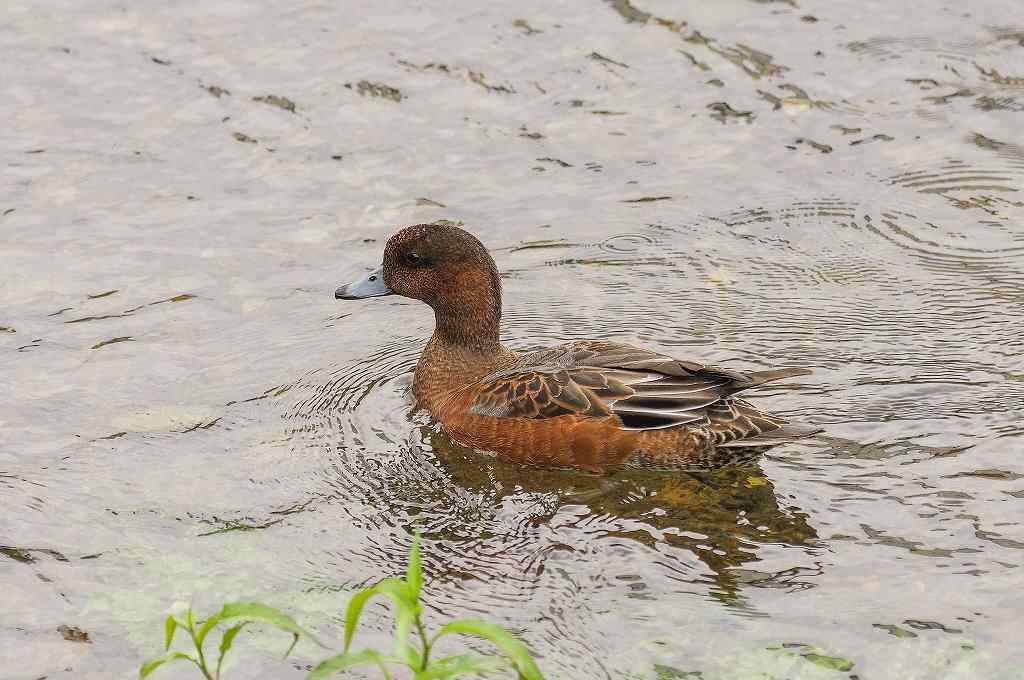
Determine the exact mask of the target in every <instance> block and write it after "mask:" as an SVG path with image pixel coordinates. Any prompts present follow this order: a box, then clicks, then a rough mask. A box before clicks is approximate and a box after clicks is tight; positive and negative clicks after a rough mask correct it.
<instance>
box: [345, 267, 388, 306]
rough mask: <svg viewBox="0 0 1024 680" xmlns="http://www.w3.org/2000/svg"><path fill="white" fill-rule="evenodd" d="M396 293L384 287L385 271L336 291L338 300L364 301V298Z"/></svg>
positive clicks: (380, 270)
mask: <svg viewBox="0 0 1024 680" xmlns="http://www.w3.org/2000/svg"><path fill="white" fill-rule="evenodd" d="M394 294H395V292H394V291H393V290H391V289H390V288H388V287H387V286H385V285H384V270H383V268H381V269H378V270H377V271H375V272H373V273H372V274H370V275H369V276H367V277H366V278H364V279H360V280H358V281H355V282H353V283H350V284H348V285H347V286H342V287H341V288H339V289H338V290H336V291H334V297H335V298H336V299H338V300H362V299H363V298H371V297H380V296H381V295H394Z"/></svg>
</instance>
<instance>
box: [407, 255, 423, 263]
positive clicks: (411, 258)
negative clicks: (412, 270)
mask: <svg viewBox="0 0 1024 680" xmlns="http://www.w3.org/2000/svg"><path fill="white" fill-rule="evenodd" d="M405 260H406V262H408V263H409V264H414V265H415V264H422V262H423V258H422V257H421V256H420V254H419V253H417V252H409V253H406V255H405Z"/></svg>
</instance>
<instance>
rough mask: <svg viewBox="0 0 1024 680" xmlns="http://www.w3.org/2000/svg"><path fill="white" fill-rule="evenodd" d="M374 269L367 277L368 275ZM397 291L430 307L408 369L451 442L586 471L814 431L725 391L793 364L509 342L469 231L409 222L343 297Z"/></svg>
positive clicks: (496, 286) (485, 264)
mask: <svg viewBox="0 0 1024 680" xmlns="http://www.w3.org/2000/svg"><path fill="white" fill-rule="evenodd" d="M375 277H376V278H375ZM392 293H395V294H399V295H404V296H406V297H411V298H415V299H419V300H423V301H424V302H426V303H427V304H429V305H430V306H431V307H432V308H433V309H434V313H435V318H436V326H435V330H434V335H433V337H432V338H431V339H430V342H428V343H427V346H426V348H425V349H424V350H423V354H422V355H421V357H420V360H419V363H418V364H417V366H416V374H415V379H414V382H413V393H414V395H415V397H416V400H417V402H418V404H419V405H420V406H421V407H423V408H425V409H426V410H427V411H428V412H429V413H430V414H431V416H432V417H434V418H435V419H436V420H437V421H439V422H440V423H441V426H442V427H443V428H444V430H445V431H446V432H447V433H448V434H449V435H450V436H451V437H452V438H453V439H455V440H456V441H458V442H459V443H461V444H463V445H466V446H470V447H472V448H475V449H480V450H486V451H492V452H495V453H497V454H499V455H502V456H505V457H509V458H512V459H515V460H519V461H522V462H524V463H531V464H544V465H562V466H572V467H581V468H586V469H592V470H607V469H609V468H615V467H619V466H624V465H625V466H632V465H657V466H665V467H685V466H691V465H700V466H706V465H708V464H715V463H716V462H717V463H721V462H725V461H728V460H731V459H732V458H733V456H732V455H731V454H728V453H723V449H726V448H727V447H734V446H767V445H772V444H777V443H779V442H781V441H785V440H787V439H792V438H795V437H799V436H804V435H807V434H810V433H812V432H814V431H816V430H815V429H814V428H810V427H806V426H795V425H790V424H787V423H786V421H785V420H783V419H781V418H779V417H777V416H774V415H770V414H767V413H764V412H762V411H759V410H757V409H756V408H754V407H753V406H752V405H750V404H749V403H747V402H746V401H743V400H742V399H739V398H737V397H736V396H734V395H735V394H736V393H738V392H740V391H742V390H745V389H748V388H751V387H756V386H758V385H761V384H763V383H766V382H769V381H772V380H778V379H780V378H788V377H793V376H798V375H805V374H807V373H809V371H807V370H805V369H796V368H788V369H776V370H767V371H752V372H741V371H733V370H729V369H725V368H720V367H715V366H704V365H701V364H697V363H693V362H688V361H680V360H678V359H673V358H672V357H668V356H665V355H663V354H658V353H656V352H651V351H648V350H644V349H640V348H637V347H631V346H629V345H623V344H620V343H614V342H605V341H594V340H584V341H578V342H573V343H569V344H565V345H560V346H558V347H552V348H548V349H543V350H537V351H534V352H527V353H517V352H514V351H512V350H509V349H507V348H506V347H504V346H503V345H501V344H500V342H499V340H498V326H499V322H500V319H501V286H500V283H499V279H498V273H497V268H496V267H495V265H494V261H493V259H491V257H490V255H489V254H488V253H487V250H486V249H485V248H484V247H483V245H482V244H481V243H480V242H479V241H478V240H477V239H476V238H475V237H474V236H473V235H472V234H470V233H468V232H466V231H463V230H462V229H459V228H457V227H452V226H446V225H416V226H413V227H407V228H406V229H403V230H401V231H399V232H398V233H397V234H395V235H394V236H392V237H391V239H389V240H388V244H387V246H386V247H385V251H384V264H383V266H382V268H381V270H380V271H379V272H375V273H374V274H373V275H371V276H370V277H368V279H367V280H364V281H361V282H357V283H354V284H351V285H349V286H345V287H342V288H339V289H338V291H337V292H336V294H335V296H336V297H338V298H343V299H352V298H360V297H370V296H375V295H387V294H392Z"/></svg>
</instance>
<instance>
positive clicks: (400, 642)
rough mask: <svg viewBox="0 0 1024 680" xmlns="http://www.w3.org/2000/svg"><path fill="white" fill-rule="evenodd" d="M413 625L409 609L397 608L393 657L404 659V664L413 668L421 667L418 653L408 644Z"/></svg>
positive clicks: (413, 621)
mask: <svg viewBox="0 0 1024 680" xmlns="http://www.w3.org/2000/svg"><path fill="white" fill-rule="evenodd" d="M414 623H415V614H414V612H413V610H412V608H410V607H407V606H406V607H402V606H399V607H398V611H397V612H396V614H395V632H394V636H395V656H397V657H398V658H399V659H404V660H405V663H407V664H409V665H410V666H411V667H413V668H419V667H420V666H422V665H423V662H422V660H421V659H420V653H419V651H418V650H417V649H416V648H415V647H413V646H412V645H411V644H409V638H410V637H411V635H412V626H413V624H414Z"/></svg>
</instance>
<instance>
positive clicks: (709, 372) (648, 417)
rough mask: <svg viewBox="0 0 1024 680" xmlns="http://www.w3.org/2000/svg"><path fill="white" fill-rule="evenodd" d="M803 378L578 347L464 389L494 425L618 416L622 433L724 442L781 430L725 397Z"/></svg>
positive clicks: (602, 346) (618, 347)
mask: <svg viewBox="0 0 1024 680" xmlns="http://www.w3.org/2000/svg"><path fill="white" fill-rule="evenodd" d="M809 372H810V371H807V370H805V369H794V368H789V369H776V370H769V371H751V372H739V371H733V370H729V369H724V368H719V367H715V366H705V365H702V364H697V363H694V362H689V361H681V360H678V359H673V358H672V357H669V356H665V355H663V354H658V353H656V352H651V351H649V350H644V349H640V348H637V347H632V346H630V345H623V344H619V343H613V342H602V341H594V340H585V341H579V342H573V343H569V344H566V345H561V346H558V347H553V348H550V349H543V350H537V351H535V352H528V353H525V354H520V355H518V356H517V358H516V360H515V361H514V363H513V364H511V365H510V366H508V367H506V368H504V369H502V370H500V371H497V372H495V373H492V374H490V375H487V376H485V377H484V378H482V379H480V380H479V381H478V382H477V383H475V384H474V385H472V386H471V388H470V389H472V390H473V392H474V393H475V394H476V398H475V400H474V402H473V403H472V404H471V406H470V412H472V413H475V414H477V415H486V416H495V417H500V418H554V417H557V416H564V415H575V416H578V417H583V418H599V419H603V418H610V417H613V416H617V417H618V418H619V419H620V420H621V421H622V425H621V428H622V429H626V430H654V429H663V428H668V427H675V426H677V425H691V426H705V427H708V428H710V429H711V431H712V432H713V433H715V437H716V439H719V440H720V441H721V442H722V443H725V442H727V441H732V440H735V439H740V438H743V437H747V436H756V435H758V434H763V433H764V432H768V431H771V430H776V429H778V428H779V427H781V426H782V425H783V424H784V423H785V421H783V420H781V419H779V418H776V417H773V416H768V415H766V414H763V413H761V412H759V411H757V410H756V409H755V408H754V407H752V406H750V405H749V404H747V403H746V402H743V401H740V400H738V399H732V398H731V395H733V394H735V393H736V392H739V391H741V390H745V389H748V388H750V387H754V386H756V385H761V384H763V383H766V382H768V381H770V380H777V379H779V378H786V377H791V376H797V375H805V374H807V373H809ZM718 433H721V434H718Z"/></svg>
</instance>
